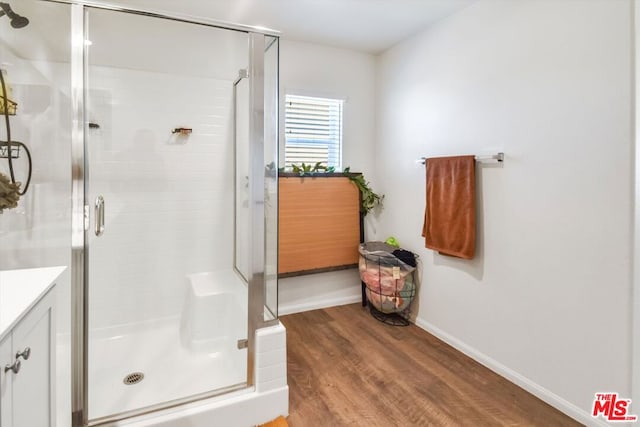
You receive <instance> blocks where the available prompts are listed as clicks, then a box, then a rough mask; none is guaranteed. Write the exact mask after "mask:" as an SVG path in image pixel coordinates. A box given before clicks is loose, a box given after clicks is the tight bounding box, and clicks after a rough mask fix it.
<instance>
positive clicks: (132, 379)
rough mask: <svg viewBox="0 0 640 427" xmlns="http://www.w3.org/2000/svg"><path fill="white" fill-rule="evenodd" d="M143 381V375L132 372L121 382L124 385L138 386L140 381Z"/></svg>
mask: <svg viewBox="0 0 640 427" xmlns="http://www.w3.org/2000/svg"><path fill="white" fill-rule="evenodd" d="M143 379H144V374H143V373H142V372H133V373H131V374H129V375H127V376H126V377H124V380H122V382H123V383H125V384H126V385H133V384H138V383H139V382H140V381H142V380H143Z"/></svg>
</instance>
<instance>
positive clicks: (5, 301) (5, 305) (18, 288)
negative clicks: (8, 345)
mask: <svg viewBox="0 0 640 427" xmlns="http://www.w3.org/2000/svg"><path fill="white" fill-rule="evenodd" d="M66 268H67V267H46V268H28V269H24V270H5V271H0V341H1V340H3V339H4V337H5V336H6V335H7V334H8V333H9V332H10V331H11V329H12V328H13V327H14V326H15V324H16V323H18V322H19V321H20V319H22V316H24V315H25V314H26V313H27V312H28V311H29V309H31V307H33V306H34V305H35V304H36V303H37V302H38V301H39V300H40V298H42V297H43V296H44V295H45V294H46V293H47V291H48V290H49V289H51V287H52V286H53V284H54V283H55V280H56V279H57V278H58V276H60V274H61V273H62V272H63V271H64V270H65V269H66Z"/></svg>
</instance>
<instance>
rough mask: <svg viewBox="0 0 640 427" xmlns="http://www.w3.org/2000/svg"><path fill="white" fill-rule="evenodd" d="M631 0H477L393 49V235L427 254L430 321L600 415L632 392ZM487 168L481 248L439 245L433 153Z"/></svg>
mask: <svg viewBox="0 0 640 427" xmlns="http://www.w3.org/2000/svg"><path fill="white" fill-rule="evenodd" d="M630 6H631V3H630V1H628V0H615V1H610V0H592V1H587V2H584V1H575V0H554V1H538V0H535V1H534V0H523V1H511V0H480V1H478V2H476V3H473V4H472V5H471V6H469V7H468V8H466V9H464V10H462V11H461V12H459V13H457V14H455V15H452V16H451V17H450V18H448V19H445V20H443V21H441V22H440V23H438V24H437V25H435V26H434V27H432V28H431V29H430V30H427V31H425V32H423V33H421V34H419V35H416V36H414V37H412V38H410V39H409V40H407V41H405V42H403V43H401V44H399V45H398V46H396V47H394V48H392V49H391V50H389V51H388V52H386V53H385V54H383V55H382V57H381V58H380V61H379V75H378V83H377V86H378V88H377V89H378V103H377V105H378V114H377V117H378V121H377V124H378V131H377V135H378V138H377V144H376V154H377V157H376V170H377V171H378V182H380V184H381V186H382V187H381V190H382V191H383V192H384V193H385V194H386V196H387V198H386V201H385V213H384V216H383V221H382V224H381V230H382V231H384V232H386V233H389V234H394V235H396V236H397V237H398V238H399V239H400V240H401V241H403V242H408V243H409V245H410V247H409V248H410V249H415V250H416V251H418V253H419V254H420V256H421V259H422V262H423V268H422V270H423V280H422V288H421V289H420V298H419V302H420V310H419V315H418V322H419V323H421V324H422V325H423V326H426V327H429V328H431V329H432V330H433V331H440V332H441V336H444V337H449V338H450V339H451V341H452V342H455V343H457V344H462V345H464V348H465V349H466V350H470V351H471V352H472V354H473V355H474V357H477V358H482V359H483V360H484V361H485V362H487V363H489V364H490V365H491V366H493V367H494V368H496V369H499V370H502V372H503V374H504V373H505V372H507V371H508V372H511V373H515V374H517V375H515V376H512V379H519V380H522V381H521V385H524V386H527V387H529V389H530V390H532V391H534V392H537V393H538V394H539V395H540V396H541V397H543V398H545V399H547V400H549V401H551V402H552V403H553V404H555V405H558V406H562V407H563V410H567V411H571V415H573V416H577V417H578V416H579V417H582V418H581V420H582V421H583V422H587V421H588V422H592V420H591V419H590V415H589V414H588V412H587V411H589V409H590V406H591V404H592V402H593V398H594V393H596V392H598V391H600V390H612V391H617V392H619V393H622V394H624V395H625V396H629V393H630V386H631V383H630V378H631V372H630V365H631V360H630V350H631V347H630V336H631V331H630V322H631V320H630V316H631V313H630V300H631V286H630V276H631V272H630V256H631V250H630V248H631V240H630V239H631V229H630V224H631V204H630V200H631V198H630V195H631V194H632V193H631V185H632V182H633V181H632V176H631V158H632V156H631V153H632V146H633V140H632V135H631V126H632V121H631V120H632V109H631V106H632V99H631V93H632V85H631V82H632V75H631V69H632V68H631V58H632V53H631V52H632V50H631V49H632V46H631V40H632V29H631V18H632V16H633V14H632V13H631V8H630ZM498 150H504V152H505V154H506V161H505V163H504V165H502V166H501V167H492V166H489V165H487V166H480V167H479V170H478V174H477V176H478V180H479V181H478V197H479V206H478V213H479V218H478V232H479V242H478V254H477V257H476V259H474V260H473V261H463V260H456V259H452V258H448V257H444V256H440V255H438V254H436V253H434V252H432V251H429V250H426V249H424V240H423V239H422V238H421V237H420V232H421V227H422V221H423V212H424V197H425V193H424V188H425V178H424V174H425V171H424V168H423V167H422V166H420V165H416V163H415V160H416V159H418V158H419V157H421V156H438V155H448V154H465V153H470V154H485V153H495V152H496V151H498Z"/></svg>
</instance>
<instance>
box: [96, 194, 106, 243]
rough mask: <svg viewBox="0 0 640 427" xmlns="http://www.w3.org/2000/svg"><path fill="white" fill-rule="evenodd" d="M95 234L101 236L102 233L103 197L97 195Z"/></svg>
mask: <svg viewBox="0 0 640 427" xmlns="http://www.w3.org/2000/svg"><path fill="white" fill-rule="evenodd" d="M95 217H96V236H102V235H103V234H104V197H102V196H98V197H97V198H96V208H95Z"/></svg>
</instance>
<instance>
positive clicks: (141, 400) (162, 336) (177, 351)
mask: <svg viewBox="0 0 640 427" xmlns="http://www.w3.org/2000/svg"><path fill="white" fill-rule="evenodd" d="M229 273H230V274H232V273H231V272H229ZM211 274H213V273H204V276H203V274H199V275H194V276H198V282H199V283H200V285H199V291H200V292H195V301H194V293H193V292H191V294H189V292H188V294H189V295H188V296H187V298H186V303H185V309H184V312H183V315H182V316H181V318H180V317H175V318H165V319H159V320H155V321H147V322H144V323H139V324H130V325H124V326H119V327H113V328H108V329H105V330H100V331H95V332H94V333H92V337H91V339H90V343H89V355H90V356H89V418H90V419H98V418H102V417H108V416H113V415H115V414H120V413H123V412H127V411H131V410H138V409H142V408H146V407H150V406H153V405H158V404H163V403H166V402H170V401H173V400H176V399H182V398H186V397H190V396H194V395H197V394H201V393H207V392H211V391H215V390H219V389H223V388H226V387H230V386H234V385H238V384H243V383H245V382H246V376H247V365H246V364H247V350H246V349H242V350H239V349H238V348H237V339H238V337H237V334H238V330H239V331H245V332H244V335H246V310H242V309H238V310H233V311H232V312H235V313H237V314H236V316H237V317H236V318H235V319H227V320H231V323H232V324H234V325H235V326H236V327H235V328H234V329H235V330H234V331H230V332H229V333H228V335H229V336H226V337H225V336H224V335H220V331H218V332H217V335H216V336H215V339H209V340H207V339H205V338H206V336H204V335H203V333H204V332H203V331H206V329H205V328H204V325H206V324H207V321H208V319H207V317H206V312H205V310H207V309H214V310H213V311H215V306H216V305H218V304H219V303H218V301H217V300H216V298H215V297H216V296H217V295H221V296H222V297H221V298H222V299H223V301H225V302H228V301H229V293H228V292H220V289H219V287H218V288H217V289H216V290H215V292H212V294H214V298H213V299H212V300H211V301H209V300H206V299H205V300H202V298H201V297H202V279H203V278H204V279H212V280H213V279H214V278H212V277H206V276H207V275H211ZM216 274H217V273H216ZM227 277H230V276H227ZM235 280H237V282H233V281H231V282H229V281H225V282H226V283H230V284H231V285H233V286H231V287H230V288H231V289H235V290H236V291H235V292H236V294H238V295H236V296H238V297H239V298H244V301H246V287H245V286H244V284H243V283H242V282H240V280H239V279H237V277H236V278H235ZM205 281H207V280H205ZM223 283H224V282H223ZM187 286H189V284H187ZM192 288H193V287H192ZM228 289H229V288H227V289H226V290H228ZM190 290H192V289H190ZM207 297H208V298H210V297H211V295H207ZM234 299H235V298H234ZM240 301H242V299H240ZM194 311H195V313H194ZM185 319H187V321H186V323H187V327H185ZM225 323H226V322H225ZM209 324H210V325H213V327H214V328H215V325H216V321H215V319H210V323H209ZM194 330H195V332H194ZM240 333H242V332H240ZM185 334H187V335H188V336H185Z"/></svg>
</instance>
